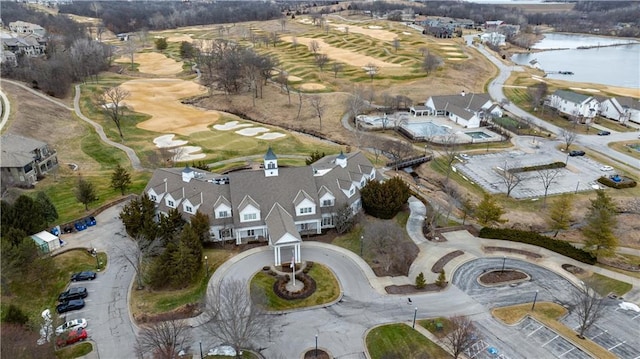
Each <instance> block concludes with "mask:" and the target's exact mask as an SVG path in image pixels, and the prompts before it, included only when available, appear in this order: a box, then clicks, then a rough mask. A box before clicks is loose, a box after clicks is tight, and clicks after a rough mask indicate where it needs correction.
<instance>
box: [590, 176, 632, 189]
mask: <svg viewBox="0 0 640 359" xmlns="http://www.w3.org/2000/svg"><path fill="white" fill-rule="evenodd" d="M620 178H622V181H620V182H616V181H614V180H612V179H611V178H609V177H606V176H602V177H600V178H598V182H600V183H602V184H603V185H605V186H607V187H611V188H616V189H622V188H632V187H635V186H636V185H637V183H636V181H634V180H632V179H631V178H629V177H620Z"/></svg>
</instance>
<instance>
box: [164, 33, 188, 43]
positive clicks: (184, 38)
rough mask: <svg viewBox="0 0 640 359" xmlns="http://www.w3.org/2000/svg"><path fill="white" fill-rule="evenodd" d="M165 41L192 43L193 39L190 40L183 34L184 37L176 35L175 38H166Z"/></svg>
mask: <svg viewBox="0 0 640 359" xmlns="http://www.w3.org/2000/svg"><path fill="white" fill-rule="evenodd" d="M167 41H169V42H183V41H186V42H192V41H193V38H191V35H188V34H185V35H176V36H169V37H167Z"/></svg>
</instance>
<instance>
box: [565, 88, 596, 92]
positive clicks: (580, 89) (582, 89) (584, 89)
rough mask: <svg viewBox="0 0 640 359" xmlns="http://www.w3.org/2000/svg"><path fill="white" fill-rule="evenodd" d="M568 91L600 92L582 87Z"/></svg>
mask: <svg viewBox="0 0 640 359" xmlns="http://www.w3.org/2000/svg"><path fill="white" fill-rule="evenodd" d="M569 89H571V90H574V91H585V92H600V90H596V89H590V88H584V87H569Z"/></svg>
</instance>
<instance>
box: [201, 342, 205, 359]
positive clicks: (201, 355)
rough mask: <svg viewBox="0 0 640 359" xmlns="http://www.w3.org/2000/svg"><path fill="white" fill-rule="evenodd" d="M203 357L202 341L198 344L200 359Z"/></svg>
mask: <svg viewBox="0 0 640 359" xmlns="http://www.w3.org/2000/svg"><path fill="white" fill-rule="evenodd" d="M203 358H204V356H203V355H202V341H201V342H200V359H203Z"/></svg>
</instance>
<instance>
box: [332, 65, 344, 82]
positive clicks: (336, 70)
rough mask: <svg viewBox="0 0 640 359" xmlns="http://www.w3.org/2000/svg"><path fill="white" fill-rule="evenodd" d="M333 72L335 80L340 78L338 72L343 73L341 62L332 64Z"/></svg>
mask: <svg viewBox="0 0 640 359" xmlns="http://www.w3.org/2000/svg"><path fill="white" fill-rule="evenodd" d="M331 71H333V78H334V79H337V78H338V72H340V71H342V64H341V63H339V62H334V63H333V64H331Z"/></svg>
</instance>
